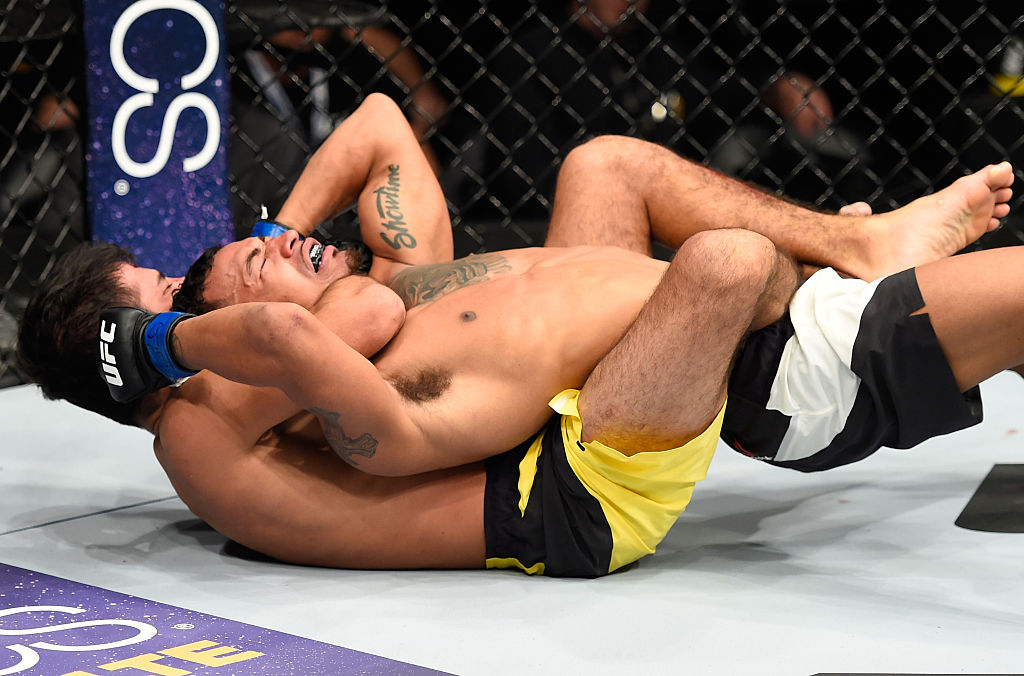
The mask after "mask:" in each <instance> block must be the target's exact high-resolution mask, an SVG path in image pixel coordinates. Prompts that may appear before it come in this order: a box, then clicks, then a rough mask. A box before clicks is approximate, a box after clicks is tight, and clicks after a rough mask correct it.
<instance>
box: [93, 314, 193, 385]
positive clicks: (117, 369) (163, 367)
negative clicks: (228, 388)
mask: <svg viewBox="0 0 1024 676" xmlns="http://www.w3.org/2000/svg"><path fill="white" fill-rule="evenodd" d="M194 316H195V315H190V314H186V313H183V312H162V313H160V314H158V315H155V314H153V313H152V312H146V311H145V310H139V309H138V308H133V307H116V308H110V309H108V310H104V311H103V312H102V313H101V314H100V364H99V366H100V373H101V375H102V376H103V379H104V380H106V382H107V389H108V390H110V396H111V397H112V398H113V399H114V401H118V402H122V403H124V402H128V401H132V400H133V399H137V398H139V397H141V396H142V395H144V394H148V393H149V392H156V391H157V390H159V389H160V388H162V387H167V386H168V385H174V386H178V385H180V384H181V383H183V382H184V381H185V379H187V378H188V377H189V376H193V375H195V374H196V373H197V371H189V370H187V369H185V368H183V367H182V366H181V365H179V364H178V363H177V362H176V361H175V360H174V357H173V356H172V355H171V346H170V337H171V332H172V331H174V327H175V326H177V325H178V323H179V322H181V321H184V320H186V319H188V318H189V317H194Z"/></svg>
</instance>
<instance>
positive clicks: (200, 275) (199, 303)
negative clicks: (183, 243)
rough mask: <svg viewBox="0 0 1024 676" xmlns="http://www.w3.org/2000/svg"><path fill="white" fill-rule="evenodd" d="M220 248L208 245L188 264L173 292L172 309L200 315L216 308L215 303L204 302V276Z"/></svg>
mask: <svg viewBox="0 0 1024 676" xmlns="http://www.w3.org/2000/svg"><path fill="white" fill-rule="evenodd" d="M222 248H223V247H221V246H214V247H210V248H209V249H207V250H206V251H204V252H203V253H202V255H201V256H199V259H198V260H196V262H195V263H193V264H192V265H191V266H189V269H188V272H186V273H185V280H184V281H183V282H182V283H181V288H180V289H178V291H177V292H176V293H175V294H174V302H173V304H172V306H171V309H172V310H174V311H175V312H190V313H192V314H194V315H201V314H205V313H207V312H209V311H210V310H216V309H217V306H216V305H212V304H210V303H208V302H206V299H205V298H203V294H204V293H205V291H206V278H207V277H208V276H209V275H210V268H212V267H213V257H214V256H216V255H217V252H218V251H220V250H221V249H222Z"/></svg>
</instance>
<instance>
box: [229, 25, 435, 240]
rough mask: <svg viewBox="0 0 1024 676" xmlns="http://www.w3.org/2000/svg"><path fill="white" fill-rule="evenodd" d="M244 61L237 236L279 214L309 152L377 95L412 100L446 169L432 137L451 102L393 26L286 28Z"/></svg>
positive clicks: (240, 64) (416, 119)
mask: <svg viewBox="0 0 1024 676" xmlns="http://www.w3.org/2000/svg"><path fill="white" fill-rule="evenodd" d="M236 61H237V65H236V72H235V77H234V78H233V80H232V100H233V103H232V112H233V115H234V119H235V124H234V125H233V127H232V132H233V134H232V139H231V144H230V147H229V166H230V170H231V174H232V177H233V181H232V183H233V185H234V186H235V189H234V191H233V196H234V204H233V209H234V213H235V229H236V234H237V235H238V236H239V237H242V236H244V235H246V234H248V229H249V227H250V226H251V224H252V220H253V217H254V216H255V215H257V214H258V211H259V207H260V205H261V204H265V205H267V207H268V208H269V210H270V211H271V213H273V212H275V211H276V210H277V209H278V208H280V205H281V204H282V203H283V201H284V199H285V197H286V196H287V195H288V192H289V191H290V190H291V186H292V183H293V182H294V180H295V178H296V177H297V176H298V175H299V173H300V172H301V170H302V168H303V166H304V165H305V162H306V160H307V158H308V157H309V156H310V154H312V152H313V151H314V150H315V149H316V148H317V146H319V144H320V143H321V142H322V141H323V140H324V139H325V138H326V137H327V136H328V135H329V134H330V133H331V131H332V130H333V129H334V127H336V126H337V125H338V123H339V122H341V120H342V119H344V117H345V115H347V114H348V112H349V111H351V110H353V109H354V108H355V107H356V106H357V105H358V104H359V102H360V101H361V100H362V99H363V97H364V96H365V95H366V94H367V93H370V92H383V93H385V94H388V95H389V96H391V97H392V98H394V99H395V100H396V101H398V102H399V103H400V104H404V105H403V107H404V108H405V110H406V113H407V115H408V116H409V119H410V122H411V124H412V126H413V129H414V130H415V131H416V133H417V135H418V136H419V137H420V139H421V141H422V142H423V147H424V152H425V153H426V154H427V157H428V159H429V160H430V161H431V164H432V166H434V168H435V171H438V172H439V171H440V167H439V164H438V162H437V160H436V157H435V154H434V152H433V150H432V148H431V147H430V144H429V141H428V136H429V133H430V131H431V127H432V126H436V125H437V124H439V123H440V121H441V120H442V118H443V117H444V114H445V111H446V109H447V105H448V104H447V101H446V100H445V99H444V98H443V97H442V96H441V95H440V94H439V92H438V91H437V88H436V87H435V86H434V84H433V83H432V82H430V81H429V80H428V79H427V78H426V76H425V74H424V70H423V67H422V65H421V64H420V62H419V60H418V58H417V57H416V55H415V53H414V52H413V51H412V50H411V49H409V48H408V47H406V46H405V45H403V44H402V42H401V40H399V38H398V37H397V36H396V35H395V34H394V33H391V32H390V31H389V30H387V29H385V28H382V27H378V26H368V27H365V28H362V29H360V30H358V31H356V30H353V29H347V28H346V29H334V28H313V29H311V30H310V31H309V32H308V33H307V32H304V31H302V30H298V29H293V30H284V31H280V32H277V33H274V34H273V35H271V36H270V37H269V38H267V40H266V41H264V42H263V43H261V45H260V47H259V48H258V49H250V50H247V51H245V52H244V53H243V54H241V55H240V56H239V57H237V60H236Z"/></svg>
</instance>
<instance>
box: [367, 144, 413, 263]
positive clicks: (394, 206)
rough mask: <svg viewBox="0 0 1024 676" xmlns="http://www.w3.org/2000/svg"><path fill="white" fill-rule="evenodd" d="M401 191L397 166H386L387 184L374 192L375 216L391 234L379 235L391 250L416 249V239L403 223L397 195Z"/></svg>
mask: <svg viewBox="0 0 1024 676" xmlns="http://www.w3.org/2000/svg"><path fill="white" fill-rule="evenodd" d="M400 190H401V180H400V179H399V176H398V165H397V164H389V165H388V182H387V183H386V184H385V185H382V186H381V187H379V188H377V189H376V190H374V191H373V192H374V194H376V195H377V215H378V216H380V224H381V226H382V227H383V228H385V229H386V230H390V231H391V232H392V233H393V234H392V236H391V237H389V236H388V233H386V232H382V233H380V237H381V239H383V240H384V241H385V242H386V243H387V245H388V246H390V247H391V248H392V249H401V248H402V247H405V248H406V249H413V248H415V247H416V238H415V237H413V236H412V233H410V232H409V227H408V226H407V225H406V223H405V216H404V215H403V214H402V205H401V204H400V203H399V200H398V195H399V192H400Z"/></svg>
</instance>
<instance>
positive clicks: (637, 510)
mask: <svg viewBox="0 0 1024 676" xmlns="http://www.w3.org/2000/svg"><path fill="white" fill-rule="evenodd" d="M578 397H579V391H578V390H565V391H564V392H561V393H560V394H558V395H557V396H556V397H555V398H554V399H552V400H551V402H550V406H551V408H552V409H554V410H555V412H556V415H554V416H553V417H552V418H551V420H550V421H549V422H548V423H547V425H545V427H544V429H543V430H542V431H541V432H540V434H538V435H537V436H536V437H534V438H533V439H531V440H529V441H526V442H524V443H522V444H520V445H519V446H518V447H516V448H514V449H512V450H511V451H508V452H506V453H503V454H501V455H498V456H495V457H493V458H491V459H489V460H488V461H487V490H486V493H485V495H484V531H485V534H486V537H487V567H488V568H521V569H522V570H524V571H525V572H527V573H530V574H534V575H553V576H558V577H598V576H600V575H606V574H608V573H610V572H612V571H614V570H616V569H618V568H621V567H622V566H625V565H626V564H629V563H632V562H633V561H636V560H637V559H639V558H641V557H643V556H646V555H647V554H652V553H653V552H654V549H655V547H657V545H658V543H660V542H661V540H662V539H663V538H664V537H665V534H666V533H668V529H669V528H671V527H672V524H674V523H675V522H676V519H678V518H679V515H680V514H682V512H683V510H684V509H685V508H686V505H687V504H688V503H689V502H690V496H691V495H693V485H694V483H696V482H697V481H700V480H701V479H703V478H704V477H705V476H706V475H707V470H708V466H709V465H710V464H711V458H712V457H713V455H714V452H715V447H716V445H717V444H718V435H719V431H720V430H721V428H722V419H723V416H724V413H725V407H724V406H723V407H722V410H721V411H719V413H718V416H717V417H716V418H715V420H714V422H712V423H711V425H710V426H708V428H707V429H706V430H704V432H703V433H701V435H700V436H698V437H697V438H695V439H693V440H692V441H690V442H689V443H687V444H686V445H684V446H680V447H679V448H674V449H671V450H668V451H658V452H645V453H637V454H636V455H633V456H627V455H623V454H622V453H620V452H619V451H616V450H615V449H612V448H609V447H608V446H605V445H604V444H602V443H600V442H596V441H593V442H589V443H583V442H582V441H580V428H581V424H580V417H579V412H578V411H577V408H576V401H577V398H578Z"/></svg>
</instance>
